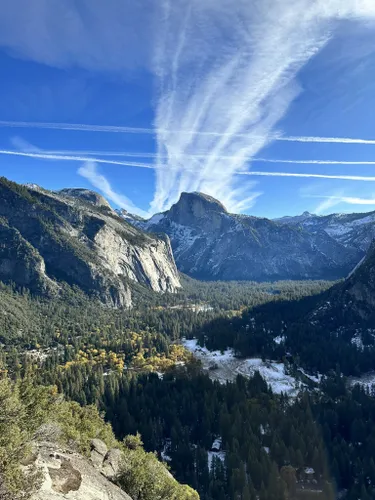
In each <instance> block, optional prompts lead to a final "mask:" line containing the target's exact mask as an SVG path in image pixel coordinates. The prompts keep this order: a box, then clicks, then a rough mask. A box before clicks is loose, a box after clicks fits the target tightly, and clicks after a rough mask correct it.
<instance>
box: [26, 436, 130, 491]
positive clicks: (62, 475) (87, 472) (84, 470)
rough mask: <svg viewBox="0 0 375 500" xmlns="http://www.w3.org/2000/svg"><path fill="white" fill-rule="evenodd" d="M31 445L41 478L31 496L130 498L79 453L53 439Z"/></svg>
mask: <svg viewBox="0 0 375 500" xmlns="http://www.w3.org/2000/svg"><path fill="white" fill-rule="evenodd" d="M35 449H36V452H37V456H38V458H37V460H36V466H37V467H38V468H39V469H40V470H41V471H42V476H43V478H42V484H41V485H40V487H39V490H38V491H37V492H36V493H35V494H34V495H33V496H32V500H60V499H64V498H65V499H66V498H69V499H71V500H99V499H100V500H131V497H130V496H129V495H127V494H126V493H125V492H124V491H123V490H121V489H120V488H119V487H118V486H116V485H114V484H113V483H111V482H110V481H109V480H108V479H107V478H106V477H104V476H103V474H101V473H100V471H99V470H98V469H97V468H96V467H95V466H94V465H93V464H92V463H90V461H89V460H87V459H86V458H85V457H83V456H82V455H80V454H78V453H75V452H74V451H72V450H68V449H65V448H60V447H59V446H58V445H56V444H54V443H36V444H35ZM101 450H102V448H101Z"/></svg>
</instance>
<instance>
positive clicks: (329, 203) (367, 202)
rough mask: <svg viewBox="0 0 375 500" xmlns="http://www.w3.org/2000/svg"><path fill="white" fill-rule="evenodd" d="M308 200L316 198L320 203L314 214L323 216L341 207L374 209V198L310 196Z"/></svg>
mask: <svg viewBox="0 0 375 500" xmlns="http://www.w3.org/2000/svg"><path fill="white" fill-rule="evenodd" d="M309 198H317V199H321V200H322V201H321V202H320V203H319V204H318V206H317V207H316V208H315V213H317V214H323V213H326V212H327V211H328V210H330V209H331V208H333V207H335V206H337V205H341V204H347V205H364V206H374V207H375V198H361V197H358V196H344V195H327V196H320V195H311V196H309Z"/></svg>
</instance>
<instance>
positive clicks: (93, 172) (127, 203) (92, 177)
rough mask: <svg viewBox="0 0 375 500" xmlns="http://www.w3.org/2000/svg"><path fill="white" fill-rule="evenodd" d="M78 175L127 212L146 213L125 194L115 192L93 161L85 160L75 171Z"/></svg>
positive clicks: (142, 214) (143, 215) (144, 214)
mask: <svg viewBox="0 0 375 500" xmlns="http://www.w3.org/2000/svg"><path fill="white" fill-rule="evenodd" d="M77 173H78V174H79V175H81V176H82V177H84V178H85V179H87V180H88V181H89V182H90V183H91V184H92V185H93V186H94V187H95V188H96V189H99V191H101V192H102V193H103V194H104V196H105V197H106V198H108V199H109V200H110V201H112V202H113V203H115V204H116V205H117V206H119V207H121V208H125V210H127V211H128V212H131V213H135V214H138V215H141V216H142V217H146V216H147V213H146V212H145V211H143V210H141V209H140V208H138V207H136V206H135V205H134V203H133V202H132V201H131V200H129V198H127V197H126V196H124V195H122V194H119V193H117V192H116V191H114V190H113V188H112V186H111V184H110V183H109V181H108V179H107V178H106V177H105V176H104V175H102V174H100V173H99V172H98V168H97V165H96V163H95V162H93V161H86V162H85V163H84V164H83V165H82V166H81V167H80V168H79V169H78V171H77Z"/></svg>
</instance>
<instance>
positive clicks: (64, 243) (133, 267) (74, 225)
mask: <svg viewBox="0 0 375 500" xmlns="http://www.w3.org/2000/svg"><path fill="white" fill-rule="evenodd" d="M0 200H1V201H0V242H1V244H0V258H1V265H0V279H1V280H2V281H4V282H13V283H15V284H16V285H18V286H19V287H25V288H27V289H29V290H30V291H31V292H32V293H36V294H51V293H52V294H53V293H57V292H58V290H59V287H60V284H61V282H66V283H68V284H69V285H71V286H73V285H75V286H78V287H79V288H81V289H82V290H83V291H85V292H86V293H88V294H90V295H95V296H97V297H99V298H100V299H101V300H102V301H103V302H104V303H106V304H108V305H112V306H130V305H131V303H132V287H133V284H139V285H142V286H144V287H146V288H148V289H151V290H153V291H155V292H175V291H176V290H177V289H178V288H179V287H180V281H179V276H178V273H177V269H176V266H175V262H174V259H173V255H172V251H171V248H170V243H169V240H168V239H167V238H165V237H163V238H160V237H155V236H151V235H149V234H145V233H144V232H143V231H142V230H140V229H137V228H134V227H133V226H131V225H130V224H128V223H126V222H125V221H124V220H123V219H122V218H121V217H119V216H118V215H117V214H116V213H115V212H114V211H113V210H112V209H111V208H110V206H109V205H108V204H107V202H106V201H105V200H104V198H102V197H101V196H99V195H97V194H96V193H93V192H89V191H87V190H73V189H70V190H69V189H68V190H62V191H60V192H58V193H55V192H51V191H47V190H44V189H42V188H39V187H25V186H20V185H17V184H16V183H13V182H10V181H8V180H6V179H5V178H2V179H0Z"/></svg>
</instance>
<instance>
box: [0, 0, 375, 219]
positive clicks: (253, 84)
mask: <svg viewBox="0 0 375 500" xmlns="http://www.w3.org/2000/svg"><path fill="white" fill-rule="evenodd" d="M38 5H39V7H38V9H37V11H35V9H33V8H32V6H31V4H30V2H27V0H13V1H12V2H8V4H7V5H6V6H4V8H3V10H2V16H1V19H0V46H4V47H6V48H7V49H8V50H11V51H12V52H13V53H16V54H18V55H20V56H21V57H24V58H30V59H33V60H37V61H38V62H43V63H46V64H50V65H54V66H57V67H64V68H69V67H71V66H78V67H83V68H85V69H91V70H93V69H94V70H95V71H98V70H100V71H116V72H119V71H121V72H124V71H128V70H129V69H132V68H134V67H135V66H137V65H138V64H139V62H138V61H142V64H145V65H146V66H147V67H148V69H150V70H151V71H153V73H154V75H155V93H156V107H155V122H154V127H150V128H143V129H138V128H134V127H111V126H104V127H103V126H97V125H84V124H82V125H71V124H51V123H50V124H38V123H32V124H30V123H27V122H23V123H22V124H20V123H18V124H17V123H15V122H2V125H3V126H8V127H10V126H13V127H21V126H25V127H28V126H32V127H35V128H51V129H52V128H56V129H63V130H80V131H89V132H112V133H147V134H156V142H157V157H156V158H155V161H154V163H153V165H148V164H145V163H142V162H121V163H120V162H116V160H104V159H101V163H105V162H106V163H111V164H118V165H124V166H130V163H132V165H131V166H139V167H142V168H153V167H155V169H156V191H155V196H154V199H153V201H152V203H151V211H160V210H163V209H164V208H166V207H168V206H169V205H170V204H171V203H173V202H174V201H176V199H177V198H178V196H179V194H180V192H181V191H192V190H200V191H204V192H207V193H209V194H211V195H213V196H216V197H218V198H219V199H222V201H223V202H224V203H225V204H226V205H227V206H228V208H229V209H231V210H235V209H236V208H237V209H239V207H240V208H241V209H242V210H244V209H246V207H247V206H249V205H250V204H252V203H253V202H254V194H253V191H254V182H251V181H249V183H246V182H243V181H244V179H243V178H242V180H241V181H240V180H239V177H238V175H242V174H244V175H252V176H284V177H286V176H288V177H316V178H331V179H350V180H358V181H359V180H374V179H375V178H373V177H361V176H328V175H327V176H325V175H320V174H308V173H303V174H297V173H283V172H246V170H247V168H248V162H249V159H253V158H255V157H256V156H257V155H258V153H259V151H260V150H261V149H262V148H263V147H264V146H265V145H267V144H268V143H269V142H270V141H272V140H280V141H294V142H338V143H358V144H375V141H368V140H363V139H348V138H324V137H284V136H282V135H281V134H277V131H276V125H277V123H278V122H279V121H280V119H281V118H282V117H283V116H284V115H285V113H286V112H287V110H288V108H289V106H290V104H291V102H292V101H293V100H294V99H295V97H296V96H297V95H298V94H299V93H300V91H301V89H300V88H299V86H298V84H297V83H296V78H297V75H298V72H299V71H300V69H301V68H302V67H303V66H304V65H305V64H306V63H307V62H308V61H309V60H310V59H311V58H312V57H314V56H315V55H316V54H317V53H318V52H319V51H320V50H321V49H322V48H323V47H324V46H325V45H326V44H327V43H328V41H329V40H330V39H331V38H332V37H333V36H334V33H335V28H336V26H337V24H338V22H339V21H341V20H348V19H349V20H351V19H354V20H356V21H361V20H365V21H367V20H369V19H375V4H374V2H372V1H371V0H315V1H313V2H312V1H311V0H284V1H283V2H275V1H274V0H254V1H253V2H249V1H248V0H237V1H236V2H233V0H220V1H219V2H218V1H217V0H205V1H202V0H191V2H186V1H184V0H163V1H160V2H149V1H145V2H123V1H122V0H113V1H111V2H102V3H100V2H99V3H98V2H85V4H84V8H80V9H78V7H77V6H76V4H75V3H69V5H68V4H66V3H65V4H64V3H61V2H56V1H53V0H41V1H40V2H39V4H38ZM61 19H64V23H61ZM26 26H27V29H25V27H26ZM10 27H11V28H10ZM134 47H137V50H134ZM0 125H1V124H0ZM197 152H199V154H202V155H203V156H202V157H197V156H194V155H195V154H197ZM3 154H6V153H4V152H3ZM7 154H9V152H8V153H7ZM28 154H34V155H36V154H42V153H37V152H34V153H33V152H30V153H28ZM50 156H53V155H50ZM56 156H58V155H56ZM67 156H69V160H72V158H71V157H72V156H74V155H67ZM34 157H37V156H34ZM60 159H63V158H60Z"/></svg>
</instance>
